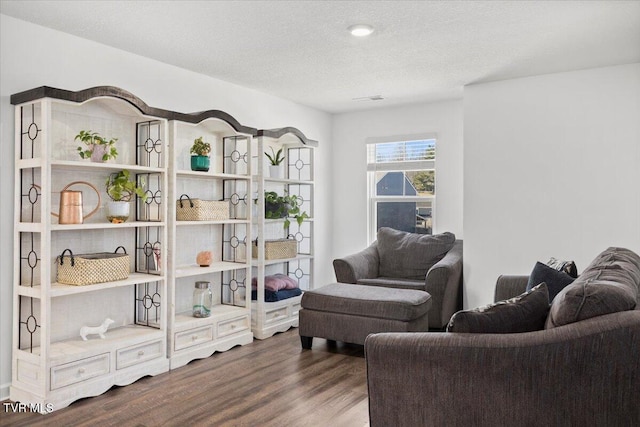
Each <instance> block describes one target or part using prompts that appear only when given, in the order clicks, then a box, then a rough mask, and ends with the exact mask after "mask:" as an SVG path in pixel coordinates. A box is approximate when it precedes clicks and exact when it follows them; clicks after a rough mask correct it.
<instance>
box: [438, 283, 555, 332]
mask: <svg viewBox="0 0 640 427" xmlns="http://www.w3.org/2000/svg"><path fill="white" fill-rule="evenodd" d="M548 312H549V293H548V291H547V285H546V284H545V283H541V284H539V285H538V286H536V287H534V288H533V289H532V290H531V291H529V292H526V293H524V294H522V295H519V296H517V297H515V298H511V299H508V300H504V301H498V302H496V303H493V304H489V305H486V306H484V307H479V308H476V309H473V310H465V311H458V312H457V313H455V314H454V315H453V316H452V317H451V320H450V321H449V325H447V332H470V333H485V334H510V333H517V332H531V331H538V330H541V329H543V328H544V323H545V321H546V319H547V314H548Z"/></svg>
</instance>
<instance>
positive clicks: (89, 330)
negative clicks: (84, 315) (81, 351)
mask: <svg viewBox="0 0 640 427" xmlns="http://www.w3.org/2000/svg"><path fill="white" fill-rule="evenodd" d="M112 323H113V320H111V319H109V318H107V319H104V322H102V325H100V326H83V327H82V328H80V336H81V337H82V339H83V340H84V341H86V340H87V335H93V334H97V335H100V338H102V339H104V334H105V332H107V329H108V328H109V326H110V325H111V324H112Z"/></svg>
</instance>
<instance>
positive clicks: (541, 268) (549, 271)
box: [527, 262, 575, 301]
mask: <svg viewBox="0 0 640 427" xmlns="http://www.w3.org/2000/svg"><path fill="white" fill-rule="evenodd" d="M574 280H575V279H574V278H573V277H571V276H569V275H568V274H567V273H565V272H564V271H558V270H556V269H554V268H551V267H549V266H548V265H546V264H543V263H541V262H536V265H535V266H534V267H533V271H532V272H531V274H530V275H529V282H528V283H527V291H530V290H531V289H533V287H534V286H537V285H539V284H540V283H542V282H544V283H546V284H547V289H548V290H549V301H553V299H554V298H555V297H556V295H558V293H559V292H560V291H561V290H563V289H564V287H565V286H567V285H569V284H571V283H573V281H574Z"/></svg>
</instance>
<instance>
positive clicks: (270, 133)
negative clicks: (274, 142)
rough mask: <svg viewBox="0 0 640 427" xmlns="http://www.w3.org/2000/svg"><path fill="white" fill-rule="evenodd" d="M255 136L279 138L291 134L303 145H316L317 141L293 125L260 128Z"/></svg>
mask: <svg viewBox="0 0 640 427" xmlns="http://www.w3.org/2000/svg"><path fill="white" fill-rule="evenodd" d="M256 135H257V136H266V137H268V138H275V139H279V138H282V137H283V136H286V135H291V136H294V137H295V138H297V139H298V140H300V142H301V143H302V144H304V145H309V146H312V147H317V146H318V141H314V140H313V139H309V138H307V137H306V136H305V134H303V133H302V131H300V130H299V129H296V128H294V127H284V128H278V129H260V130H258V133H257V134H256Z"/></svg>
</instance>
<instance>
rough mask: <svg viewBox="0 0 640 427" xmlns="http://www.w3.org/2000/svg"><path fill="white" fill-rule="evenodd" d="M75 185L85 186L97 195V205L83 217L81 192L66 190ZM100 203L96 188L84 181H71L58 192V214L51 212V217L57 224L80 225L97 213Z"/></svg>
mask: <svg viewBox="0 0 640 427" xmlns="http://www.w3.org/2000/svg"><path fill="white" fill-rule="evenodd" d="M76 184H84V185H87V186H89V187H91V188H92V189H93V191H95V192H96V194H97V195H98V204H97V205H96V207H95V209H94V210H92V211H91V212H89V214H87V216H83V213H82V191H74V190H67V189H68V188H69V187H71V186H72V185H76ZM101 201H102V199H101V198H100V193H99V192H98V190H97V189H96V187H94V186H93V185H91V184H90V183H88V182H85V181H73V182H72V183H70V184H68V185H67V186H66V187H64V188H63V189H62V190H61V191H60V209H59V213H55V212H51V215H53V216H57V217H58V224H82V223H83V221H84V220H85V219H87V218H89V217H91V216H92V215H93V214H95V213H96V212H97V211H98V209H99V208H100V202H101Z"/></svg>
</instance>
